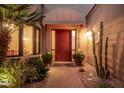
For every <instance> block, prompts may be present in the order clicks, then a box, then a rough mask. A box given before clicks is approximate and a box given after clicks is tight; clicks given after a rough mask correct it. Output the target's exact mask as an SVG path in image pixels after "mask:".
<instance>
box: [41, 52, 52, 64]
mask: <svg viewBox="0 0 124 93" xmlns="http://www.w3.org/2000/svg"><path fill="white" fill-rule="evenodd" d="M52 58H53V55H52V53H51V52H47V53H45V54H43V55H42V59H43V62H44V64H45V65H51V63H52Z"/></svg>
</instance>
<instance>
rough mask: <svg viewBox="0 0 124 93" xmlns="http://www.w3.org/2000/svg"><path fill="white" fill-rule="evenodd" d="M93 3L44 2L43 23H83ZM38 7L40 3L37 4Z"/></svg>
mask: <svg viewBox="0 0 124 93" xmlns="http://www.w3.org/2000/svg"><path fill="white" fill-rule="evenodd" d="M93 6H94V4H45V7H44V8H45V16H46V18H45V19H44V23H45V24H85V23H86V15H87V14H88V13H89V11H90V10H91V9H92V7H93ZM37 7H40V5H37Z"/></svg>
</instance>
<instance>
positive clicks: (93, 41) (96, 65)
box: [92, 31, 99, 76]
mask: <svg viewBox="0 0 124 93" xmlns="http://www.w3.org/2000/svg"><path fill="white" fill-rule="evenodd" d="M92 36H93V37H92V38H93V40H92V44H93V55H94V60H95V67H96V72H97V75H98V76H99V67H98V60H97V56H96V51H95V47H96V46H95V32H94V31H92Z"/></svg>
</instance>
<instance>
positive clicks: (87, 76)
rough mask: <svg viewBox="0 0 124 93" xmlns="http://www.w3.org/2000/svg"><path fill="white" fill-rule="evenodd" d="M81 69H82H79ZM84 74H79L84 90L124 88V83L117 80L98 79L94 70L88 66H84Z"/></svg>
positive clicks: (110, 78)
mask: <svg viewBox="0 0 124 93" xmlns="http://www.w3.org/2000/svg"><path fill="white" fill-rule="evenodd" d="M79 69H82V68H79ZM83 69H84V70H85V71H84V72H80V77H81V81H82V83H83V84H84V86H85V87H86V88H94V87H96V88H97V87H100V86H101V87H111V88H124V82H123V81H120V80H118V79H115V78H112V77H109V78H108V79H107V80H103V79H101V78H99V77H98V76H97V74H96V72H95V68H94V67H93V66H91V65H89V64H87V63H86V64H84V67H83Z"/></svg>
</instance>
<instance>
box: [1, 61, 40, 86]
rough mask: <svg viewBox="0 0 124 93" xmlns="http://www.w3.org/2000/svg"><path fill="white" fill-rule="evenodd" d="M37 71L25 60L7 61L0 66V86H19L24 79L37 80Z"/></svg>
mask: <svg viewBox="0 0 124 93" xmlns="http://www.w3.org/2000/svg"><path fill="white" fill-rule="evenodd" d="M37 78H38V73H37V71H36V68H35V67H32V66H29V65H27V63H26V62H25V60H20V61H18V62H14V63H13V62H12V61H10V60H9V61H7V62H4V64H3V65H2V66H1V68H0V83H1V82H2V83H3V84H4V85H0V87H21V86H22V85H23V84H24V83H25V82H26V80H27V79H28V80H30V81H31V82H32V81H33V80H37Z"/></svg>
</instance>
